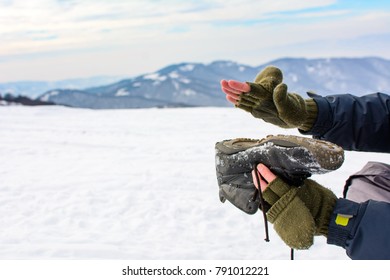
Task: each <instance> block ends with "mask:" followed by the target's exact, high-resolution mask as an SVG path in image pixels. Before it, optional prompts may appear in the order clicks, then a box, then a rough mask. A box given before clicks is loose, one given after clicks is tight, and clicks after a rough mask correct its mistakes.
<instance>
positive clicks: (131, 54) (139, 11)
mask: <svg viewBox="0 0 390 280" xmlns="http://www.w3.org/2000/svg"><path fill="white" fill-rule="evenodd" d="M389 43H390V1H386V0H371V1H367V0H338V1H337V0H316V1H308V0H272V1H270V0H207V1H206V0H196V1H195V0H186V1H183V0H182V1H179V0H0V82H6V81H17V80H59V79H67V78H77V77H90V76H96V75H120V76H123V75H125V76H136V75H140V74H144V73H147V72H153V71H155V70H158V69H159V68H162V67H164V66H166V65H169V64H173V63H180V62H201V63H209V62H212V61H214V60H233V61H236V62H240V63H244V64H248V65H252V66H257V65H260V64H263V63H266V62H269V61H271V60H273V59H276V58H281V57H308V58H320V57H340V56H345V57H361V56H379V57H383V58H387V59H390V44H389Z"/></svg>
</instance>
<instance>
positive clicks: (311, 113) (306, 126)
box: [298, 98, 318, 131]
mask: <svg viewBox="0 0 390 280" xmlns="http://www.w3.org/2000/svg"><path fill="white" fill-rule="evenodd" d="M305 107H306V112H307V118H306V119H305V121H304V122H303V123H302V124H301V125H300V126H299V127H298V129H300V130H302V131H309V130H310V129H311V128H312V127H313V125H314V123H315V122H316V120H317V115H318V106H317V103H316V102H315V101H314V99H312V98H308V99H305Z"/></svg>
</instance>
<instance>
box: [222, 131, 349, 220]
mask: <svg viewBox="0 0 390 280" xmlns="http://www.w3.org/2000/svg"><path fill="white" fill-rule="evenodd" d="M215 149H216V151H215V152H216V154H215V165H216V172H217V179H218V186H219V196H220V200H221V202H225V200H226V199H227V200H228V201H230V202H231V203H232V204H233V205H235V206H236V207H238V208H239V209H241V210H242V211H244V212H245V213H248V214H254V213H256V211H257V209H258V208H259V204H260V201H259V197H258V196H256V188H255V186H254V184H253V180H252V175H251V171H252V170H253V168H255V166H256V165H257V164H259V163H263V164H264V165H266V166H267V167H268V168H270V169H271V171H272V172H273V173H275V174H276V175H277V176H278V177H281V178H282V179H283V180H285V181H286V182H288V183H289V184H291V185H295V186H300V185H301V184H302V182H303V181H304V180H305V179H307V178H308V177H310V176H311V175H312V174H323V173H327V172H330V171H333V170H336V169H338V168H339V167H340V166H341V165H342V164H343V162H344V150H343V149H342V148H341V147H339V146H337V145H335V144H333V143H330V142H327V141H323V140H317V139H312V138H307V137H300V136H291V135H270V136H267V137H266V138H264V139H261V140H258V139H249V138H237V139H230V140H224V141H221V142H217V143H216V145H215Z"/></svg>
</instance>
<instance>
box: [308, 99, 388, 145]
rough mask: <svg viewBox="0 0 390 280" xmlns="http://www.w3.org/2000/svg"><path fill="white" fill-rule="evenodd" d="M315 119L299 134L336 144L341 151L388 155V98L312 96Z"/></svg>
mask: <svg viewBox="0 0 390 280" xmlns="http://www.w3.org/2000/svg"><path fill="white" fill-rule="evenodd" d="M313 98H314V100H315V102H316V103H317V106H318V116H317V120H316V122H315V124H314V126H313V128H312V129H311V130H310V131H308V132H302V131H301V132H302V133H303V134H311V135H313V137H314V138H318V139H322V140H327V141H330V142H333V143H335V144H338V145H339V146H341V147H343V148H344V149H345V150H354V151H368V152H390V144H389V143H390V96H389V95H386V94H383V93H375V94H370V95H365V96H361V97H357V96H353V95H350V94H342V95H332V96H326V97H320V96H313Z"/></svg>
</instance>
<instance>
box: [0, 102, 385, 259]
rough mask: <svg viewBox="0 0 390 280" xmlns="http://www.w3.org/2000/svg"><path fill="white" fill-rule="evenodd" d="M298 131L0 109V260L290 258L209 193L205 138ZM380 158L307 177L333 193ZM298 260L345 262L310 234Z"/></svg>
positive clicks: (191, 116) (220, 115)
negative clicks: (308, 244)
mask: <svg viewBox="0 0 390 280" xmlns="http://www.w3.org/2000/svg"><path fill="white" fill-rule="evenodd" d="M278 133H281V134H296V135H298V132H296V131H295V130H288V131H286V130H281V129H279V128H276V127H274V126H271V125H268V124H266V123H264V122H262V121H259V120H256V119H254V118H252V117H251V115H249V114H247V113H245V112H243V111H241V110H238V109H234V108H191V109H188V108H187V109H138V110H97V111H94V110H88V109H71V108H64V107H19V106H13V107H0V229H1V230H0V259H138V260H147V259H160V260H162V259H165V260H175V259H182V260H187V259H200V260H203V259H204V260H213V259H282V260H286V259H289V254H290V251H289V248H288V247H287V246H285V245H284V243H283V242H281V241H280V240H279V238H278V236H277V235H276V233H275V232H274V231H273V230H272V226H270V228H271V232H270V234H271V235H270V239H271V241H270V242H269V243H266V242H265V241H264V240H263V239H264V228H263V221H262V216H261V213H260V212H258V213H256V214H255V215H253V216H250V215H247V214H245V213H242V212H241V211H240V210H238V209H236V208H235V207H233V206H232V205H230V204H229V203H228V202H226V203H225V204H222V203H221V202H220V201H219V198H218V187H217V182H216V177H215V167H214V144H215V142H217V141H220V140H223V139H230V138H236V137H251V138H262V137H264V136H266V135H268V134H278ZM388 159H389V157H388V155H386V154H376V153H358V152H347V153H346V160H345V163H344V165H343V166H342V167H341V168H340V169H339V170H337V171H334V172H332V173H329V174H325V175H318V176H314V177H313V178H314V179H316V180H318V181H319V182H320V183H322V184H324V185H325V186H327V187H330V188H332V190H333V191H334V192H335V193H336V194H337V195H341V191H342V187H343V184H344V182H345V180H346V179H347V177H348V175H349V174H351V173H354V172H356V171H358V170H359V169H360V168H361V167H362V166H363V165H364V164H365V163H366V162H367V161H369V160H373V161H384V162H386V161H388ZM295 257H296V259H347V257H346V255H345V252H344V250H343V249H341V248H339V247H335V246H330V245H327V244H326V241H325V238H322V237H319V238H317V239H316V244H315V245H314V246H313V247H312V248H311V249H309V250H306V251H297V252H296V255H295Z"/></svg>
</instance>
